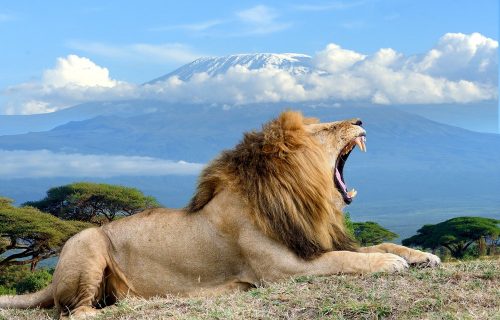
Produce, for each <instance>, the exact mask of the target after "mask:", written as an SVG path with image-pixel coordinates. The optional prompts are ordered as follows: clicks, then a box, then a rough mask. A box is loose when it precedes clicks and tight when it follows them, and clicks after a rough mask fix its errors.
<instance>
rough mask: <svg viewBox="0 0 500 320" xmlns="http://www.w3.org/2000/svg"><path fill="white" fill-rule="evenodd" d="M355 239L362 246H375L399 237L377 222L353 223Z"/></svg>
mask: <svg viewBox="0 0 500 320" xmlns="http://www.w3.org/2000/svg"><path fill="white" fill-rule="evenodd" d="M353 228H354V237H355V238H356V240H358V242H359V244H360V245H362V246H364V247H365V246H373V245H376V244H379V243H382V242H387V241H391V240H394V239H396V238H397V237H399V236H398V235H397V234H396V233H394V232H392V231H389V230H387V229H385V228H384V227H382V226H381V225H379V224H378V223H376V222H372V221H366V222H353Z"/></svg>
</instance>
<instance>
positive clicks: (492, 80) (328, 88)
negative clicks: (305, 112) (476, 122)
mask: <svg viewBox="0 0 500 320" xmlns="http://www.w3.org/2000/svg"><path fill="white" fill-rule="evenodd" d="M457 39H458V40H457ZM497 47H498V43H497V42H496V41H494V40H492V39H488V38H486V37H484V36H481V35H478V34H471V35H462V34H446V35H444V36H443V37H442V38H441V39H440V40H439V42H438V44H437V45H436V47H435V48H433V49H432V50H430V51H429V52H428V53H426V54H424V55H419V56H409V57H407V56H404V55H403V54H401V53H398V52H396V51H395V50H393V49H390V48H384V49H380V50H379V51H377V52H376V53H374V54H372V55H365V54H362V53H358V52H355V51H352V50H347V49H344V48H342V47H340V46H339V45H337V44H329V45H327V47H326V48H325V49H324V50H321V51H319V52H318V53H317V54H316V55H315V56H314V57H313V59H312V62H313V66H314V68H313V71H312V72H311V73H308V74H302V75H300V74H299V75H293V74H291V73H290V72H288V71H286V70H280V69H276V68H274V67H272V66H267V67H263V68H261V69H256V70H250V69H248V68H246V67H245V66H241V65H237V66H235V67H232V68H229V70H228V71H227V72H226V73H223V74H218V75H215V76H213V77H210V76H208V74H206V73H200V74H197V75H196V76H193V77H192V78H191V79H190V80H188V81H182V80H180V79H178V78H176V77H172V78H170V79H167V80H166V81H164V82H161V83H155V84H152V85H148V86H146V87H145V88H144V90H145V92H146V95H147V96H153V97H155V98H159V99H166V100H169V101H195V102H205V103H211V102H219V103H230V104H244V103H253V102H278V101H310V100H337V101H368V102H372V103H376V104H436V103H469V102H474V101H482V100H491V99H497V98H498V93H497V86H496V84H497V82H498V80H497V76H496V74H497V68H498V62H497V58H496V48H497ZM465 48H468V50H466V49H465ZM436 50H439V51H440V52H443V53H442V54H441V56H447V57H449V59H445V60H443V61H441V60H439V59H434V60H432V63H429V61H430V60H431V59H430V58H429V56H432V52H434V51H436ZM471 52H474V53H471ZM477 55H479V56H477ZM449 60H452V61H453V68H452V70H448V69H447V68H448V67H449V65H450V63H451V62H450V61H449ZM472 62H474V63H472ZM438 70H439V72H438ZM445 71H446V72H447V73H446V72H445ZM477 74H481V75H482V77H476V75H477ZM447 75H450V76H449V77H447Z"/></svg>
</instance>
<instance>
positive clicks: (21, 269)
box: [0, 265, 54, 295]
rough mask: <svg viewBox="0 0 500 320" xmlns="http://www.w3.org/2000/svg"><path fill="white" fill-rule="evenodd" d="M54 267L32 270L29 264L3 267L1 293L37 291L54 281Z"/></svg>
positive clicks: (0, 280)
mask: <svg viewBox="0 0 500 320" xmlns="http://www.w3.org/2000/svg"><path fill="white" fill-rule="evenodd" d="M53 272H54V269H45V268H43V269H39V270H35V271H31V270H30V268H29V267H28V266H25V265H23V266H10V267H5V268H2V269H1V272H0V295H3V294H22V293H28V292H35V291H38V290H40V289H42V288H44V287H46V286H47V285H48V284H49V283H50V282H51V281H52V273H53Z"/></svg>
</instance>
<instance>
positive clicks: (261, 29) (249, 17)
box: [236, 5, 291, 35]
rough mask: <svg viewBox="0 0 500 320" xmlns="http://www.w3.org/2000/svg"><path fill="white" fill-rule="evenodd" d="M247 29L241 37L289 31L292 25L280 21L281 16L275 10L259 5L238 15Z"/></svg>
mask: <svg viewBox="0 0 500 320" xmlns="http://www.w3.org/2000/svg"><path fill="white" fill-rule="evenodd" d="M236 16H237V18H238V19H239V21H240V22H242V23H243V24H245V25H247V29H246V31H244V32H241V33H240V35H251V34H268V33H274V32H278V31H282V30H285V29H288V28H289V27H290V26H291V24H290V23H283V22H279V21H278V17H279V14H278V13H277V11H276V10H275V9H273V8H270V7H268V6H264V5H258V6H255V7H252V8H249V9H246V10H242V11H239V12H237V13H236Z"/></svg>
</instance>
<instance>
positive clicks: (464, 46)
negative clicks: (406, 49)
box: [412, 33, 498, 83]
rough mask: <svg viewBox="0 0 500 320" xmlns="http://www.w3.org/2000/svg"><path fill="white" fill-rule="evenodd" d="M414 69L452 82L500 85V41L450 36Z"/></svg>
mask: <svg viewBox="0 0 500 320" xmlns="http://www.w3.org/2000/svg"><path fill="white" fill-rule="evenodd" d="M412 67H413V69H414V70H415V71H418V72H423V73H426V74H429V75H431V76H435V77H444V78H446V79H450V80H470V81H481V82H488V83H497V82H498V41H495V40H493V39H490V38H487V37H485V36H483V35H481V34H479V33H472V34H470V35H466V34H463V33H447V34H445V35H444V36H443V37H441V39H439V41H438V43H437V45H436V46H435V47H434V48H433V49H432V50H430V51H429V52H428V53H427V54H425V55H424V56H423V57H418V58H416V59H415V61H413V66H412Z"/></svg>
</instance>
